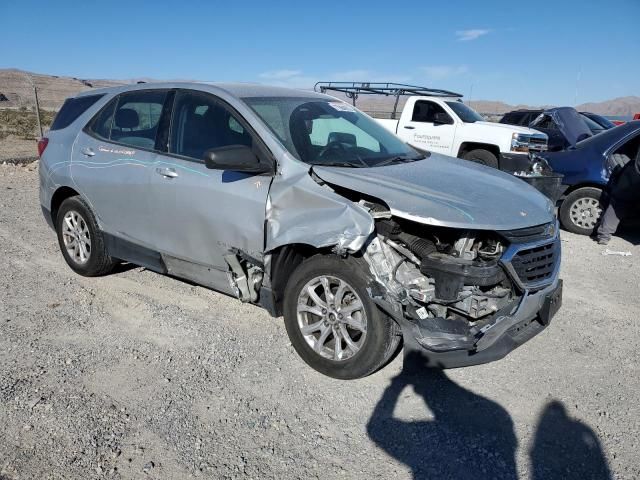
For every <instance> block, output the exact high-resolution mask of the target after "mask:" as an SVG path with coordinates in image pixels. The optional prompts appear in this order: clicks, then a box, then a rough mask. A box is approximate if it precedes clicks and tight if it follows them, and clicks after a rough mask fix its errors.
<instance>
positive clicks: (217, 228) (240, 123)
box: [149, 90, 271, 288]
mask: <svg viewBox="0 0 640 480" xmlns="http://www.w3.org/2000/svg"><path fill="white" fill-rule="evenodd" d="M256 141H258V140H257V139H256V137H255V135H254V134H253V133H251V132H250V131H249V129H248V125H247V124H246V123H245V122H244V120H243V119H241V118H239V116H238V115H237V114H235V113H233V112H232V111H231V110H230V109H229V108H228V107H227V106H226V105H225V104H224V103H222V102H221V101H220V100H219V99H217V98H216V97H215V96H213V95H211V94H207V93H203V92H198V91H192V90H178V91H177V92H176V98H175V101H174V106H173V114H172V121H171V128H170V132H169V138H168V148H167V150H168V151H167V153H166V154H165V155H162V156H161V157H160V158H159V159H158V161H157V162H156V165H155V168H154V170H153V172H152V175H151V185H150V196H149V198H150V201H151V219H152V231H153V234H154V237H155V242H156V245H157V247H158V250H159V251H160V252H161V253H162V254H163V255H165V256H166V257H167V256H168V257H167V260H166V261H168V262H170V263H171V262H173V265H174V266H175V268H176V269H178V270H180V272H178V273H176V274H177V275H179V276H186V277H192V278H198V279H199V281H201V282H203V283H206V282H204V281H203V279H202V275H201V273H202V271H203V270H206V269H208V268H209V267H213V268H215V269H217V270H219V271H227V270H228V267H227V264H226V262H225V260H224V256H225V255H227V254H229V253H238V254H239V255H240V256H243V255H244V256H247V257H250V258H254V259H257V260H258V261H261V260H262V256H263V250H264V223H265V210H266V202H267V194H268V193H269V186H270V183H271V176H265V175H256V174H247V173H240V172H233V171H228V170H224V171H223V170H212V169H208V168H207V167H206V166H205V164H204V160H203V158H204V154H205V152H206V151H207V150H210V149H214V148H219V147H224V146H229V145H246V146H250V147H253V146H254V142H256ZM169 257H171V258H169ZM176 265H177V266H176ZM170 270H171V268H170ZM189 272H191V274H190V273H189ZM198 272H200V273H198ZM212 274H213V275H215V272H212ZM212 286H214V288H216V287H218V288H219V287H220V286H219V285H212Z"/></svg>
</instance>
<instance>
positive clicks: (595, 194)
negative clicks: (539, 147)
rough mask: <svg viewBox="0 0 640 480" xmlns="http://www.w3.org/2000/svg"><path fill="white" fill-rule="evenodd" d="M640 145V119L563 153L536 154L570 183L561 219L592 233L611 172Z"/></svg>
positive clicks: (566, 225)
mask: <svg viewBox="0 0 640 480" xmlns="http://www.w3.org/2000/svg"><path fill="white" fill-rule="evenodd" d="M639 148H640V121H637V120H636V121H632V122H627V123H625V124H624V125H620V126H618V127H616V128H612V129H609V130H606V131H605V132H603V133H601V134H600V135H595V136H593V137H590V138H587V139H586V140H583V141H580V142H577V143H576V145H575V146H574V147H571V148H569V149H567V150H565V151H562V152H545V153H539V154H536V156H537V157H542V158H545V159H546V160H547V162H548V163H549V165H550V166H551V168H552V169H553V170H554V172H557V173H561V174H563V175H564V178H563V183H564V184H565V185H567V186H568V188H567V190H566V192H565V195H564V198H562V199H561V203H560V222H561V223H562V226H563V227H564V228H565V229H567V230H569V231H570V232H574V233H579V234H582V235H589V234H591V233H592V231H593V229H594V227H595V226H596V224H597V222H598V219H599V218H600V214H601V213H602V207H601V196H602V194H603V192H604V191H605V190H606V187H607V183H608V182H609V178H610V177H611V175H612V174H615V173H614V172H616V171H617V170H618V169H620V168H621V167H622V166H624V165H625V164H626V162H628V161H630V159H632V158H635V156H636V155H637V153H638V149H639Z"/></svg>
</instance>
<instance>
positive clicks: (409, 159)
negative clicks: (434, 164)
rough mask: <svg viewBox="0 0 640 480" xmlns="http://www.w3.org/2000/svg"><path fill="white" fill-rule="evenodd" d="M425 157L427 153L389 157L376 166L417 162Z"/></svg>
mask: <svg viewBox="0 0 640 480" xmlns="http://www.w3.org/2000/svg"><path fill="white" fill-rule="evenodd" d="M425 158H427V156H426V155H420V156H419V157H403V156H397V157H391V158H387V159H386V160H383V161H382V162H379V163H376V164H375V165H374V166H375V167H384V166H385V165H391V164H393V163H409V162H417V161H418V160H424V159H425Z"/></svg>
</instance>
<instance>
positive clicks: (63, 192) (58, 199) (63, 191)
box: [50, 186, 80, 224]
mask: <svg viewBox="0 0 640 480" xmlns="http://www.w3.org/2000/svg"><path fill="white" fill-rule="evenodd" d="M76 195H80V194H79V193H78V192H77V191H76V190H74V189H73V188H71V187H67V186H62V187H59V188H58V189H57V190H56V191H55V192H54V193H53V195H52V196H51V206H50V207H51V208H50V212H51V220H52V221H53V223H54V224H55V221H56V218H57V217H58V210H59V209H60V205H62V202H64V201H65V200H66V199H67V198H70V197H75V196H76Z"/></svg>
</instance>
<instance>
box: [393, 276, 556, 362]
mask: <svg viewBox="0 0 640 480" xmlns="http://www.w3.org/2000/svg"><path fill="white" fill-rule="evenodd" d="M561 302H562V280H560V279H558V278H556V280H555V281H554V282H553V283H552V284H551V285H549V286H548V287H546V288H544V289H541V290H538V291H536V292H534V293H527V292H525V293H524V294H523V296H522V298H521V299H520V301H519V304H518V306H517V308H516V310H515V312H513V313H512V314H510V315H502V316H501V317H499V318H498V320H497V321H495V322H494V323H493V324H491V326H489V327H488V328H486V329H484V330H482V329H481V331H480V332H479V333H478V334H476V335H474V336H472V337H470V338H468V339H467V340H466V341H461V342H460V344H459V348H457V349H454V350H447V351H436V350H431V349H429V348H425V347H424V346H423V345H422V344H421V342H419V339H420V333H419V332H420V331H419V329H417V328H416V326H417V324H416V323H415V322H413V321H410V320H407V319H404V318H403V319H402V322H401V325H402V333H403V337H404V354H405V358H407V357H412V358H415V357H416V355H419V356H420V357H421V359H422V360H423V362H422V364H423V365H425V366H427V367H437V368H457V367H466V366H470V365H478V364H482V363H488V362H493V361H494V360H499V359H501V358H503V357H505V356H506V355H507V354H508V353H509V352H511V351H512V350H515V349H516V348H517V347H519V346H520V345H522V344H523V343H525V342H526V341H528V340H529V339H531V338H533V337H535V336H536V335H537V334H538V333H540V332H541V331H542V330H544V329H545V328H546V327H547V326H548V325H549V322H550V321H551V318H552V317H553V315H554V314H555V313H556V311H557V309H558V308H559V307H560V304H561ZM422 343H424V342H422Z"/></svg>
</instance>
